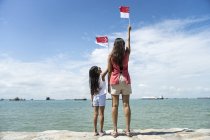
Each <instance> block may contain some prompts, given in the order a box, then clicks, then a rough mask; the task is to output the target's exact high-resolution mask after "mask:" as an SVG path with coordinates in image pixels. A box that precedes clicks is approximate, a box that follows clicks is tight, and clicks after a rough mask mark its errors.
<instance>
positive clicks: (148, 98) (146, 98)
mask: <svg viewBox="0 0 210 140" xmlns="http://www.w3.org/2000/svg"><path fill="white" fill-rule="evenodd" d="M141 99H142V100H163V99H164V97H163V96H160V97H155V96H149V97H142V98H141Z"/></svg>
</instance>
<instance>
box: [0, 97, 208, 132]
mask: <svg viewBox="0 0 210 140" xmlns="http://www.w3.org/2000/svg"><path fill="white" fill-rule="evenodd" d="M111 105H112V104H111V100H107V101H106V108H105V120H104V129H105V130H109V129H112V128H113V127H112V119H111V118H112V116H111V112H112V111H111ZM130 106H131V111H132V115H131V128H132V129H147V128H191V129H198V128H210V100H209V99H164V100H141V99H131V100H130ZM118 128H121V129H125V117H124V112H123V106H122V101H120V104H119V114H118ZM45 130H70V131H81V132H82V131H93V108H92V107H91V102H90V100H86V101H75V100H50V101H44V100H43V101H37V100H32V101H7V100H4V101H0V131H27V132H28V131H45Z"/></svg>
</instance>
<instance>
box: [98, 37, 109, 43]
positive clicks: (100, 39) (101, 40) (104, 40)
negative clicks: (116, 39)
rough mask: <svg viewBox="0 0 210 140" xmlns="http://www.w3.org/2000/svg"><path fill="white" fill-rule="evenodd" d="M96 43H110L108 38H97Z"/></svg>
mask: <svg viewBox="0 0 210 140" xmlns="http://www.w3.org/2000/svg"><path fill="white" fill-rule="evenodd" d="M96 42H97V43H108V37H107V36H101V37H96Z"/></svg>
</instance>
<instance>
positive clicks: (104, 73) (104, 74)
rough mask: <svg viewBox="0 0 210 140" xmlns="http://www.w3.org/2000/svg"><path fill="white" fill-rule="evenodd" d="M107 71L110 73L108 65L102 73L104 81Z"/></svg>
mask: <svg viewBox="0 0 210 140" xmlns="http://www.w3.org/2000/svg"><path fill="white" fill-rule="evenodd" d="M107 73H108V67H107V69H106V70H105V71H104V72H103V73H102V75H101V78H102V81H105V76H106V74H107Z"/></svg>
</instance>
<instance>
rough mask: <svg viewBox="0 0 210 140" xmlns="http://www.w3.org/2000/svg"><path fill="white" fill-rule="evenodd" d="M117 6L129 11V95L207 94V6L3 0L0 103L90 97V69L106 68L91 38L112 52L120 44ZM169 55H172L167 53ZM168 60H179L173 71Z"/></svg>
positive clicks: (190, 1)
mask: <svg viewBox="0 0 210 140" xmlns="http://www.w3.org/2000/svg"><path fill="white" fill-rule="evenodd" d="M121 5H126V6H129V7H130V11H131V14H130V18H131V19H130V20H131V24H132V32H133V35H132V36H133V40H132V39H131V41H132V43H131V44H132V46H133V48H134V50H135V51H134V52H133V55H132V56H131V58H133V59H131V62H130V65H131V68H130V73H131V76H133V77H135V78H133V92H134V94H133V97H134V98H139V97H142V96H159V95H160V94H161V95H162V94H163V95H164V96H167V97H199V96H207V95H209V93H210V87H209V85H210V84H206V83H210V81H209V80H208V79H210V74H209V73H208V71H209V70H210V68H209V67H208V66H207V65H210V64H209V62H207V61H202V60H205V59H208V58H209V55H208V53H207V52H209V50H210V49H209V45H208V43H209V39H207V38H206V35H209V33H210V31H209V30H210V29H209V25H210V1H209V0H184V1H183V0H173V1H168V0H106V1H100V2H99V1H98V0H88V1H86V0H21V1H19V0H13V1H9V0H7V1H6V0H0V58H1V61H0V68H1V70H0V78H1V80H2V81H1V82H0V87H1V90H0V98H1V97H2V98H12V97H14V96H20V97H22V98H38V99H42V98H44V97H45V96H51V97H54V98H58V99H64V98H75V97H80V96H84V97H89V95H88V92H89V90H88V84H86V83H88V82H87V80H88V75H87V73H88V68H89V67H90V66H91V65H96V64H97V65H101V67H102V68H105V65H106V57H107V50H106V48H103V47H101V46H98V45H96V44H95V43H94V41H95V36H97V35H108V36H109V38H110V44H111V46H112V42H113V40H114V38H115V37H119V36H120V37H124V38H125V35H126V29H127V25H128V20H126V19H120V16H119V9H118V8H119V6H121ZM193 35H197V36H193ZM173 37H174V40H172V41H171V39H172V38H173ZM202 37H204V38H202ZM125 39H126V38H125ZM169 40H170V41H171V42H173V41H174V44H170V42H168V41H169ZM179 42H180V43H183V44H176V43H179ZM192 42H193V46H192V47H190V45H192V44H191V43H192ZM152 43H153V45H151V44H152ZM167 43H169V44H168V46H167V47H164V45H165V44H167ZM196 44H197V45H196ZM174 45H177V46H174ZM182 45H187V46H188V45H189V48H186V50H184V49H185V47H182ZM155 46H158V47H155ZM159 47H160V48H159ZM173 47H174V48H173ZM176 47H178V48H176ZM157 48H158V49H157ZM156 49H157V50H156ZM168 49H171V50H168ZM174 49H175V50H176V49H178V50H179V51H178V50H177V54H171V51H174ZM197 50H199V51H197ZM159 51H160V52H159ZM168 51H169V53H168V54H167V55H166V52H168ZM179 52H182V53H183V55H185V56H186V58H190V59H191V60H193V61H192V62H191V63H193V64H192V65H199V68H200V69H198V70H197V71H191V70H188V67H183V66H186V64H189V63H190V62H189V63H187V62H186V63H184V62H185V60H186V59H185V57H183V56H182V55H181V54H182V53H181V54H180V53H179ZM190 52H191V53H190ZM195 52H200V54H199V56H197V55H195V54H194V53H195ZM209 53H210V52H209ZM197 54H198V53H197ZM170 55H174V59H175V58H177V59H176V60H174V61H175V62H177V63H176V64H177V65H174V67H173V64H174V63H175V62H174V61H169V60H171V58H170ZM191 57H192V58H191ZM162 58H164V62H162V60H163V59H162ZM180 58H182V59H180ZM194 59H195V60H194ZM132 60H133V61H132ZM166 60H167V61H166ZM196 60H199V61H196ZM200 61H202V64H203V65H201V62H200ZM163 63H164V64H165V65H164V66H163ZM194 63H195V64H194ZM149 64H151V67H150V65H149ZM148 65H149V66H148ZM182 65H183V66H182ZM200 65H201V66H200ZM171 67H173V69H177V71H180V73H176V74H177V75H179V76H180V75H185V77H187V76H186V75H188V78H187V79H185V80H186V81H185V80H183V79H176V78H177V77H174V76H175V75H176V74H172V73H173V72H172V70H173V69H172V68H171ZM159 68H160V71H156V72H155V71H153V72H152V71H151V70H153V69H154V70H158V69H159ZM189 68H190V67H189ZM187 70H188V71H187ZM196 73H197V76H196V75H195V74H196ZM157 75H159V76H157ZM189 75H195V76H192V77H189ZM138 76H139V79H137V78H136V77H138ZM144 78H145V79H144ZM153 78H156V80H157V81H156V82H154V81H155V80H154V79H153ZM71 79H77V80H78V81H74V82H72V81H71ZM170 79H174V82H171V83H170V82H169V81H173V80H170ZM175 79H176V80H175ZM180 80H181V81H185V83H182V84H180ZM61 83H63V84H61ZM80 86H82V88H80ZM148 87H150V88H148ZM195 87H196V89H193V88H195ZM78 88H79V89H78ZM157 89H158V90H157ZM35 91H37V92H35ZM157 91H158V92H157ZM191 91H193V94H190V92H191ZM138 92H139V93H138ZM187 92H189V93H188V94H187ZM75 93H78V94H75ZM76 95H77V96H76Z"/></svg>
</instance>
